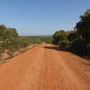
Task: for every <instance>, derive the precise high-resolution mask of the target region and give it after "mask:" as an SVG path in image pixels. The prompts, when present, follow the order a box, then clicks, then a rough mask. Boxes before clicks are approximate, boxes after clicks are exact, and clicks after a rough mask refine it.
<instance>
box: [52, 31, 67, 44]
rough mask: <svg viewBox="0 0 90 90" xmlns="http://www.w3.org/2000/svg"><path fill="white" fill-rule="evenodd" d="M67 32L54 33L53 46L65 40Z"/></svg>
mask: <svg viewBox="0 0 90 90" xmlns="http://www.w3.org/2000/svg"><path fill="white" fill-rule="evenodd" d="M67 36H68V34H67V32H65V31H64V30H60V31H56V32H55V33H54V35H53V44H56V45H57V44H59V43H60V42H61V41H63V40H67Z"/></svg>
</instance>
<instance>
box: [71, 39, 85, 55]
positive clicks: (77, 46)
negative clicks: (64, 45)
mask: <svg viewBox="0 0 90 90" xmlns="http://www.w3.org/2000/svg"><path fill="white" fill-rule="evenodd" d="M71 49H72V51H75V52H77V53H80V54H81V55H83V54H85V51H86V48H85V43H84V41H82V40H74V41H73V42H72V45H71Z"/></svg>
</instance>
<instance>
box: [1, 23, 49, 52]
mask: <svg viewBox="0 0 90 90" xmlns="http://www.w3.org/2000/svg"><path fill="white" fill-rule="evenodd" d="M48 40H49V39H48V38H45V41H46V42H49V41H48ZM40 43H42V40H41V38H40V37H32V36H18V33H17V31H16V29H15V28H7V27H6V26H4V25H0V53H3V52H4V51H5V50H9V51H11V52H15V51H17V50H19V49H21V48H25V47H27V46H28V45H30V44H40Z"/></svg>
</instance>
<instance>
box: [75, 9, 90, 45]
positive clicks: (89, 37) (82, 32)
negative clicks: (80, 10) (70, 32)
mask: <svg viewBox="0 0 90 90" xmlns="http://www.w3.org/2000/svg"><path fill="white" fill-rule="evenodd" d="M80 18H81V20H80V21H79V22H78V23H77V24H76V27H75V28H76V29H77V33H78V35H79V36H80V37H81V39H82V40H84V41H85V42H86V44H88V43H90V9H87V11H86V12H85V13H84V15H83V16H80Z"/></svg>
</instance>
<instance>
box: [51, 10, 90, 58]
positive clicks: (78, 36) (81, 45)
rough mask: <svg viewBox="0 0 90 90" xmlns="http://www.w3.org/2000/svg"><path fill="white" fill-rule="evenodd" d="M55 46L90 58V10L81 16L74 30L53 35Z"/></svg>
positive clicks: (60, 31) (61, 31) (57, 32)
mask: <svg viewBox="0 0 90 90" xmlns="http://www.w3.org/2000/svg"><path fill="white" fill-rule="evenodd" d="M53 44H55V45H59V47H60V48H61V49H68V50H70V51H72V52H75V53H76V54H80V55H82V56H85V57H88V58H90V9H87V11H86V12H85V13H84V15H81V16H80V21H79V22H77V23H76V26H75V28H74V30H69V31H65V30H59V31H56V32H55V33H54V35H53Z"/></svg>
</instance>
